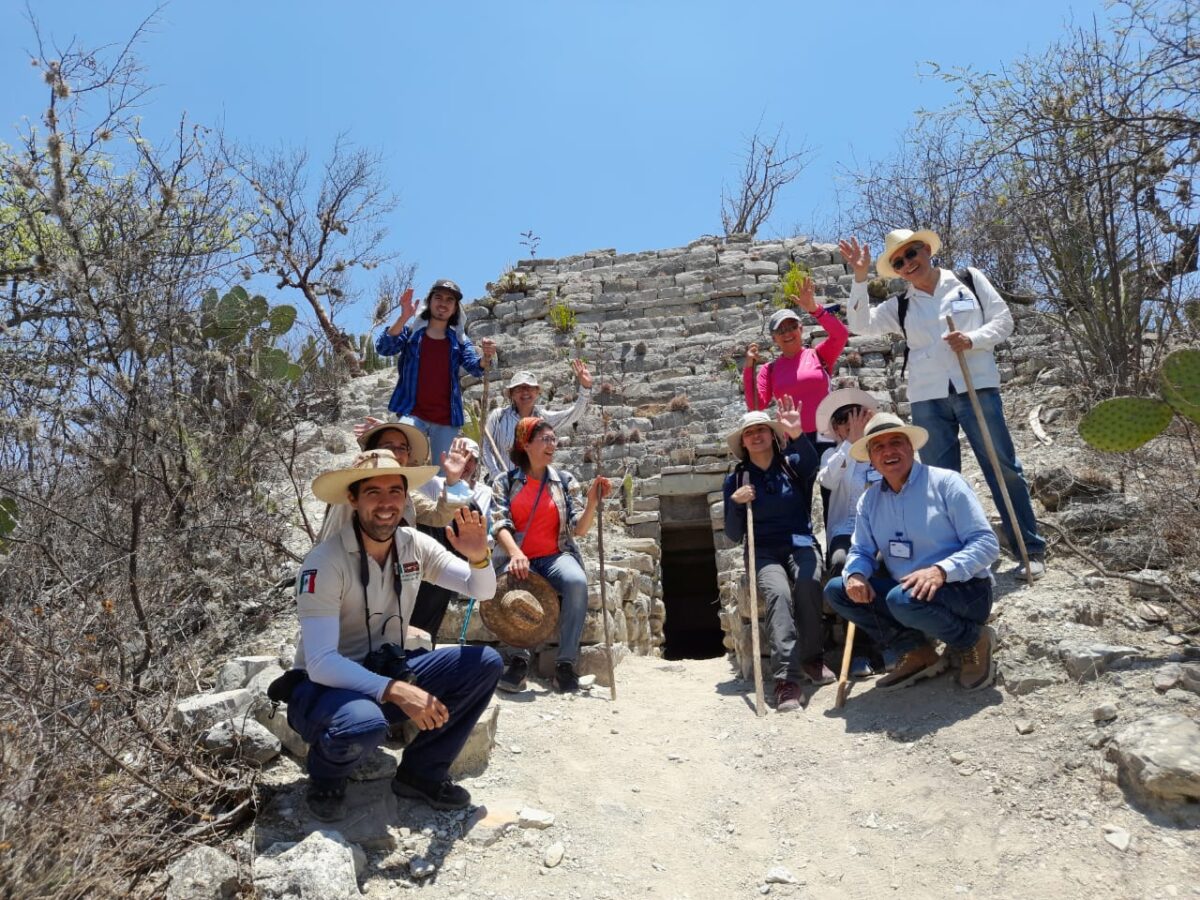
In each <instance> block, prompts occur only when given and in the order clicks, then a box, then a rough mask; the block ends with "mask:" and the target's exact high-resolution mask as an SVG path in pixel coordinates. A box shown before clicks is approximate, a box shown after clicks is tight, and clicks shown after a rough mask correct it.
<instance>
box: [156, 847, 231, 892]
mask: <svg viewBox="0 0 1200 900" xmlns="http://www.w3.org/2000/svg"><path fill="white" fill-rule="evenodd" d="M167 877H168V878H169V879H170V880H169V882H168V883H167V892H166V900H233V898H234V897H236V896H237V895H238V889H239V887H240V884H239V882H240V879H239V878H238V864H237V861H236V860H234V859H233V858H232V857H230V856H227V855H226V854H224V853H222V852H221V851H220V850H217V849H216V848H215V847H209V846H206V845H204V844H200V845H199V846H196V847H193V848H192V849H191V850H189V851H188V852H187V853H185V854H183V855H182V856H180V857H179V858H178V859H176V860H175V861H174V862H173V863H171V865H170V866H168V867H167Z"/></svg>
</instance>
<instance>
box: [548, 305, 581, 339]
mask: <svg viewBox="0 0 1200 900" xmlns="http://www.w3.org/2000/svg"><path fill="white" fill-rule="evenodd" d="M546 318H547V319H549V320H550V324H551V325H553V326H554V330H555V331H557V332H558V333H559V334H570V333H571V332H572V331H574V330H575V325H576V324H577V321H576V316H575V310H573V309H571V304H569V303H567V301H566V300H555V301H553V302H552V303H551V304H550V310H549V312H548V313H547V314H546Z"/></svg>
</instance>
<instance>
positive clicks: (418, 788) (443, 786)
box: [392, 768, 471, 809]
mask: <svg viewBox="0 0 1200 900" xmlns="http://www.w3.org/2000/svg"><path fill="white" fill-rule="evenodd" d="M392 793H393V794H395V795H396V796H397V797H409V798H411V799H413V800H423V801H425V802H426V803H428V804H429V805H430V806H432V807H433V808H434V809H466V808H467V807H468V806H470V805H471V792H470V791H468V790H467V789H466V788H465V787H463V786H462V785H458V784H455V783H454V782H453V781H451V780H450V779H449V778H447V779H446V780H445V781H430V780H429V779H427V778H421V777H419V776H417V775H413V774H412V773H410V772H405V771H404V769H402V768H397V769H396V774H395V776H394V777H393V778H392Z"/></svg>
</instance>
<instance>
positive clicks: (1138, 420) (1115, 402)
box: [1079, 397, 1172, 453]
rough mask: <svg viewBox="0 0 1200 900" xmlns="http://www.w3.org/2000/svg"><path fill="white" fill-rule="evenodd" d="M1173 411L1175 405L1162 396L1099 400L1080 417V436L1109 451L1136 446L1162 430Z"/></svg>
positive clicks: (1132, 448)
mask: <svg viewBox="0 0 1200 900" xmlns="http://www.w3.org/2000/svg"><path fill="white" fill-rule="evenodd" d="M1171 415H1172V410H1171V407H1170V406H1169V405H1168V404H1166V403H1163V402H1162V401H1161V400H1151V399H1150V398H1148V397H1115V398H1113V399H1112V400H1105V401H1104V402H1103V403H1099V404H1097V405H1096V406H1095V407H1094V408H1093V409H1092V410H1091V411H1090V412H1089V413H1088V414H1087V415H1086V416H1084V417H1083V418H1082V419H1081V420H1080V422H1079V436H1080V437H1082V438H1083V439H1084V440H1085V441H1087V442H1088V444H1090V445H1091V446H1092V447H1094V448H1095V449H1097V450H1102V451H1104V452H1106V453H1119V452H1122V451H1125V450H1136V449H1137V448H1138V447H1140V446H1142V444H1144V443H1146V441H1148V440H1150V439H1151V438H1152V437H1155V436H1156V435H1158V434H1160V433H1162V431H1163V429H1165V428H1166V427H1167V425H1168V424H1169V423H1170V421H1171Z"/></svg>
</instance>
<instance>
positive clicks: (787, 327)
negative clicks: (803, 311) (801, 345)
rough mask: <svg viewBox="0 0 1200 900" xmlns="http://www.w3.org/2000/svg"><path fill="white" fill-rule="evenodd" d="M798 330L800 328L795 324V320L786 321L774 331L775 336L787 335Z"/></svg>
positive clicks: (798, 324)
mask: <svg viewBox="0 0 1200 900" xmlns="http://www.w3.org/2000/svg"><path fill="white" fill-rule="evenodd" d="M799 328H800V323H799V322H797V321H796V320H795V319H788V320H787V321H785V322H784V323H783V324H782V325H780V326H779V327H778V328H776V329H775V333H776V334H787V333H789V332H792V331H796V330H797V329H799Z"/></svg>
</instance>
